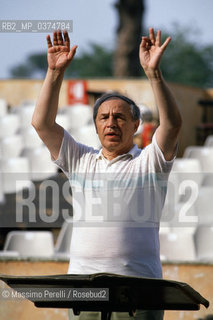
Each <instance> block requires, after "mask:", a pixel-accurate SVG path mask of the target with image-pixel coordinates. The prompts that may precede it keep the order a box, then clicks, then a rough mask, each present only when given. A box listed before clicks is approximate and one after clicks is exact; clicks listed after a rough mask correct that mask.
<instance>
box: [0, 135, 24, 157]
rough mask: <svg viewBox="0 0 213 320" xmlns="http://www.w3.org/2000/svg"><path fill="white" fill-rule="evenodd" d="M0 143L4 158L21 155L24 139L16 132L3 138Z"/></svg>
mask: <svg viewBox="0 0 213 320" xmlns="http://www.w3.org/2000/svg"><path fill="white" fill-rule="evenodd" d="M0 145H1V146H0V147H1V157H2V158H4V159H8V158H14V157H19V156H20V155H21V152H22V150H23V139H22V136H21V135H20V134H16V135H13V136H9V137H6V138H4V139H2V140H1V142H0Z"/></svg>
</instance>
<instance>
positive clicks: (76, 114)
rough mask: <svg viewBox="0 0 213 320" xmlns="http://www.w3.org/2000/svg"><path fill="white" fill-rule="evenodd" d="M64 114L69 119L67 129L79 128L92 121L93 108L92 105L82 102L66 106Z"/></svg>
mask: <svg viewBox="0 0 213 320" xmlns="http://www.w3.org/2000/svg"><path fill="white" fill-rule="evenodd" d="M65 114H66V115H67V117H68V120H69V129H70V130H72V129H79V128H81V127H83V126H85V125H87V124H89V123H91V122H92V119H93V110H92V107H90V106H88V105H84V104H76V105H73V106H70V107H67V110H66V111H65Z"/></svg>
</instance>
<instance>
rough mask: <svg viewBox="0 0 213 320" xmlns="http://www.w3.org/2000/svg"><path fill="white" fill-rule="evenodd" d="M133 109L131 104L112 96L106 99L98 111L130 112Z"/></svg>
mask: <svg viewBox="0 0 213 320" xmlns="http://www.w3.org/2000/svg"><path fill="white" fill-rule="evenodd" d="M130 111H131V109H130V105H129V104H128V103H127V102H126V101H124V100H122V99H119V98H110V99H107V100H106V101H104V102H103V103H102V104H101V105H100V107H99V110H98V112H100V113H108V112H113V113H115V112H119V113H121V112H122V113H129V112H130Z"/></svg>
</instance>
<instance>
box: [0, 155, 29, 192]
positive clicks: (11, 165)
mask: <svg viewBox="0 0 213 320" xmlns="http://www.w3.org/2000/svg"><path fill="white" fill-rule="evenodd" d="M0 168H1V171H2V174H1V175H2V187H3V192H4V193H5V194H6V193H16V192H18V191H20V190H22V189H24V188H27V189H29V188H31V186H32V181H31V179H30V168H29V161H28V159H27V158H24V157H16V158H9V159H1V160H0Z"/></svg>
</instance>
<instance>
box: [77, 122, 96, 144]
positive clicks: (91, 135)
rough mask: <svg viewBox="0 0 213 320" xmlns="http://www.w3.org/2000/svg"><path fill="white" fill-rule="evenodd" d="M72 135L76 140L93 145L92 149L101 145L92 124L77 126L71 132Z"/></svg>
mask: <svg viewBox="0 0 213 320" xmlns="http://www.w3.org/2000/svg"><path fill="white" fill-rule="evenodd" d="M73 137H74V139H75V140H76V141H77V142H80V143H82V144H85V145H87V146H89V147H93V148H94V149H99V148H100V147H101V144H100V140H99V138H98V135H97V133H96V131H95V126H94V125H93V124H92V125H86V126H84V127H81V128H79V129H78V130H76V131H75V132H74V133H73Z"/></svg>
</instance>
